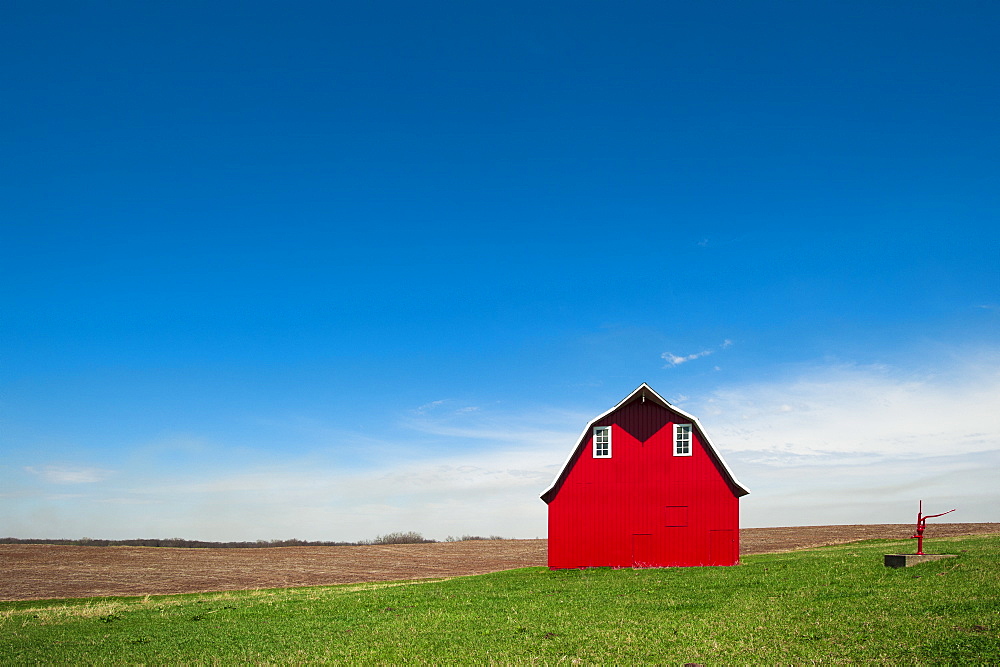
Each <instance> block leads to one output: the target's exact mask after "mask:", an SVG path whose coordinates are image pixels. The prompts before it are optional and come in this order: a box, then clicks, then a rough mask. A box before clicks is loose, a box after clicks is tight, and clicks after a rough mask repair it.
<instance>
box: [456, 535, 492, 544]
mask: <svg viewBox="0 0 1000 667" xmlns="http://www.w3.org/2000/svg"><path fill="white" fill-rule="evenodd" d="M502 539H504V538H502V537H501V536H499V535H490V536H489V537H483V536H482V535H462V536H461V537H452V536H451V535H449V536H448V537H446V538H445V540H444V541H445V542H468V541H470V540H502Z"/></svg>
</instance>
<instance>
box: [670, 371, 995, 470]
mask: <svg viewBox="0 0 1000 667" xmlns="http://www.w3.org/2000/svg"><path fill="white" fill-rule="evenodd" d="M956 370H957V374H956ZM950 373H951V374H950V375H946V374H941V373H936V374H931V373H927V374H925V375H922V376H914V375H901V374H899V373H898V372H894V371H893V370H892V369H889V368H886V367H878V366H869V367H862V366H853V365H840V366H832V367H817V368H812V369H804V370H802V371H801V372H800V373H799V374H797V375H796V376H795V377H792V378H788V379H783V380H777V381H772V382H758V383H753V384H750V385H744V386H739V387H728V388H723V389H719V390H718V391H715V392H713V393H712V394H711V395H709V396H708V397H706V398H704V399H702V400H700V401H698V402H697V404H696V405H690V408H691V410H692V411H694V412H695V414H698V415H699V416H700V418H701V420H702V422H704V423H705V424H706V426H708V427H709V429H710V431H711V433H712V434H713V437H714V438H715V439H716V440H717V441H719V442H722V443H725V447H726V449H727V450H729V451H756V452H765V453H769V454H775V453H780V454H795V455H800V456H814V457H823V456H828V455H837V456H839V455H842V454H850V453H856V454H863V455H867V456H871V455H876V456H882V457H887V456H892V457H898V456H932V455H937V454H943V453H948V454H951V455H956V454H966V453H972V452H981V451H987V450H991V449H996V448H998V447H1000V410H998V409H997V398H996V397H997V396H1000V370H998V368H997V367H996V366H992V365H988V364H987V365H979V364H976V365H973V366H970V367H967V368H965V369H952V371H950ZM817 460H818V459H817Z"/></svg>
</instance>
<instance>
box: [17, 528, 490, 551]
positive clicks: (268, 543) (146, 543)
mask: <svg viewBox="0 0 1000 667" xmlns="http://www.w3.org/2000/svg"><path fill="white" fill-rule="evenodd" d="M502 539H504V538H502V537H500V536H499V535H491V536H490V537H480V536H478V535H462V536H461V537H452V536H451V535H449V536H448V537H447V539H445V542H465V541H467V540H502ZM433 542H437V540H431V539H427V538H425V537H424V536H423V535H421V534H420V533H417V532H413V531H409V532H405V533H402V532H401V533H387V534H385V535H379V536H378V537H375V538H374V539H371V540H360V541H358V542H326V541H308V540H297V539H295V538H292V539H290V540H256V541H255V542H208V541H205V540H185V539H184V538H181V537H171V538H167V539H134V540H95V539H92V538H90V537H82V538H80V539H78V540H68V539H62V540H59V539H35V538H28V539H21V538H18V537H0V544H58V545H69V546H79V547H171V548H174V549H261V548H269V547H354V546H364V545H373V544H430V543H433Z"/></svg>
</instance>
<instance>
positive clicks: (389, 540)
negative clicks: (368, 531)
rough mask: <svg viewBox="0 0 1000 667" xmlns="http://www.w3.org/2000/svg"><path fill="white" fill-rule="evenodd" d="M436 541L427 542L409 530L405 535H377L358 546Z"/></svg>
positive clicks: (421, 536)
mask: <svg viewBox="0 0 1000 667" xmlns="http://www.w3.org/2000/svg"><path fill="white" fill-rule="evenodd" d="M436 541H437V540H429V539H427V538H425V537H424V536H423V535H421V534H420V533H417V532H414V531H412V530H411V531H408V532H405V533H386V534H385V535H379V536H378V537H376V538H375V539H374V540H371V541H366V542H359V544H427V543H430V542H436Z"/></svg>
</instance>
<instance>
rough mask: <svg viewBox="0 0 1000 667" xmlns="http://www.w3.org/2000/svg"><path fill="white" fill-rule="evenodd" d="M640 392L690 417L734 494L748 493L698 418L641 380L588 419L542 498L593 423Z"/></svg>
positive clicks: (647, 398)
mask: <svg viewBox="0 0 1000 667" xmlns="http://www.w3.org/2000/svg"><path fill="white" fill-rule="evenodd" d="M640 394H641V396H642V397H643V399H644V400H651V401H653V402H654V403H658V404H659V405H660V406H662V407H664V408H668V409H670V410H673V411H674V412H676V413H677V414H679V415H681V416H682V417H684V418H685V419H690V420H691V423H692V424H694V426H695V429H697V431H698V435H700V436H701V438H702V441H703V443H704V445H705V446H706V447H708V449H709V452H710V453H711V454H712V455H713V456H714V457H715V460H716V461H718V462H719V465H721V466H722V470H723V472H724V473H725V475H726V476H727V477H728V478H729V481H730V482H731V483H732V485H733V487H734V488H735V489H736V495H737V496H745V495H747V494H748V493H750V489H748V488H747V487H745V486H743V485H742V484H741V483H740V482H739V480H738V479H736V475H734V474H733V471H732V470H731V469H730V468H729V465H728V464H727V463H726V460H725V459H724V458H722V455H721V454H719V450H718V449H717V448H716V447H715V443H714V442H712V439H711V437H709V435H708V433H707V432H706V431H705V429H704V428H702V426H701V422H700V421H698V418H697V417H695V416H694V415H692V414H689V413H687V412H685V411H684V410H681V409H680V408H678V407H677V406H675V405H671V404H670V403H668V402H667V400H666V399H665V398H663V397H662V396H660V395H659V394H657V393H656V392H655V391H653V388H652V387H650V386H649V385H648V384H646V383H645V382H643V383H642V384H641V385H639V386H638V387H637V388H636V390H635V391H633V392H632V393H631V394H629V395H628V396H626V397H625V398H623V399H622V400H620V401H618V404H617V405H615V407H613V408H611V409H610V410H606V411H604V412H602V413H601V414H599V415H597V416H596V417H594V418H593V419H591V420H590V422H589V423H588V424H587V425H586V426H585V427H584V429H583V432H582V433H580V437H578V438H577V439H576V446H575V447H573V449H572V451H570V453H569V456H568V457H566V461H565V462H563V464H562V466H561V467H560V468H559V472H558V473H556V476H555V479H553V480H552V483H551V484H549V488H547V489H545V491H543V492H542V495H541V497H542V498H544V497H545V496H547V495H548V494H549V493H550V492H551V491H552V490H553V489H555V488H556V485H558V484H559V480H560V479H562V477H563V474H565V473H566V472H567V470H568V468H569V466H570V464H571V463H572V462H573V458H574V457H575V456H576V453H577V450H579V449H580V447H581V446H583V442H584V440H585V439H586V438H587V436H588V435H590V434H591V433H593V428H594V425H595V424H596V423H597V422H599V421H600V420H602V419H604V418H605V417H607V416H608V415H610V414H611V413H612V412H614V411H615V410H617V409H618V408H620V407H622V406H623V405H625V404H626V403H630V402H631V401H632V399H634V398H635V397H636V396H637V395H640Z"/></svg>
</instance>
